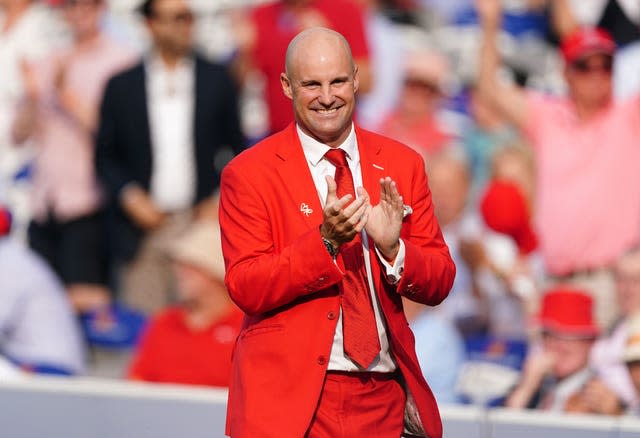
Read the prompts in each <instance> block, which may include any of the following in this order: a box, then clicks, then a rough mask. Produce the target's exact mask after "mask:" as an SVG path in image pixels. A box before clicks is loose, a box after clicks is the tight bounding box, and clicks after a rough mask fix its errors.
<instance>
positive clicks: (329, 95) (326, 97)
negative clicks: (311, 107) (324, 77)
mask: <svg viewBox="0 0 640 438" xmlns="http://www.w3.org/2000/svg"><path fill="white" fill-rule="evenodd" d="M334 100H335V97H334V95H333V91H332V90H331V84H326V85H323V86H322V87H321V88H320V96H319V97H318V101H319V102H320V103H321V104H322V105H323V106H327V107H330V106H331V105H333V101H334Z"/></svg>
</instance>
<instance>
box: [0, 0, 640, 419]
mask: <svg viewBox="0 0 640 438" xmlns="http://www.w3.org/2000/svg"><path fill="white" fill-rule="evenodd" d="M312 26H325V27H331V28H333V29H335V30H337V31H339V32H341V33H342V34H343V35H344V36H345V37H346V38H347V40H348V41H349V43H350V45H351V48H352V52H353V56H354V59H355V60H356V63H357V65H358V71H359V75H360V89H359V96H358V99H359V100H358V107H357V112H356V118H357V123H359V124H360V125H361V126H362V127H364V128H366V129H369V130H372V131H376V132H379V133H381V134H383V135H387V136H389V137H392V138H394V139H397V140H399V141H401V142H403V143H405V144H407V145H409V146H411V147H413V148H414V149H416V150H417V151H419V152H420V153H421V154H422V155H423V156H424V159H425V165H426V168H427V172H428V175H429V184H430V188H431V191H432V195H433V201H434V205H435V213H436V216H437V218H438V221H439V223H440V226H441V227H442V230H443V233H444V237H445V240H446V242H447V244H448V246H449V248H450V251H451V253H452V256H453V258H454V261H455V262H456V266H457V276H456V280H455V283H454V286H453V289H452V291H451V294H450V295H449V297H448V298H447V299H446V300H445V301H444V303H443V304H441V305H440V306H437V307H435V308H425V307H424V306H422V305H418V304H416V303H413V302H408V301H407V302H406V303H405V312H406V315H407V318H408V320H409V321H410V324H411V326H412V328H413V330H414V332H415V337H416V349H417V352H418V357H419V359H420V361H421V366H422V368H423V372H424V374H425V376H426V378H427V381H428V382H429V383H430V385H431V387H432V389H433V391H434V394H435V395H436V398H437V399H438V401H439V402H441V403H476V404H482V405H490V406H494V405H505V406H509V407H515V408H536V409H545V410H553V411H557V412H586V413H596V414H606V415H621V414H636V415H637V414H639V413H640V172H638V171H637V169H636V168H637V167H638V163H640V147H639V145H638V139H640V3H639V2H637V1H634V0H582V1H578V0H456V1H453V0H386V1H385V0H276V1H265V0H261V1H258V0H244V1H237V0H236V1H233V0H199V1H196V0H191V1H188V0H47V1H44V0H42V1H39V0H0V205H2V209H1V210H0V297H2V300H0V376H2V375H4V374H20V373H25V372H35V373H54V374H62V375H82V374H85V373H87V372H89V373H90V369H91V367H92V361H93V360H95V359H94V358H93V356H92V351H93V349H95V348H111V349H120V350H126V351H130V352H131V359H130V362H129V363H128V365H127V370H126V371H125V372H124V375H123V377H127V378H130V379H136V380H144V381H152V382H174V383H187V384H200V385H211V386H222V387H224V386H226V384H227V382H228V378H229V376H228V374H229V362H230V360H231V353H232V348H233V345H234V342H235V338H236V336H237V335H238V333H239V331H240V327H241V324H242V313H241V312H240V311H239V310H238V309H237V308H236V307H235V305H234V304H233V303H232V302H231V300H230V299H229V297H228V295H227V293H226V290H225V287H224V261H223V258H222V253H221V249H220V231H219V228H218V225H217V200H216V191H217V188H218V185H219V181H220V173H221V170H222V168H223V167H224V166H225V164H226V163H227V162H228V161H229V160H230V159H231V158H233V156H235V155H236V154H238V153H240V152H241V151H242V150H243V149H245V148H247V147H251V145H252V144H254V143H255V142H256V141H258V140H260V139H261V138H263V137H265V136H267V135H269V134H271V133H274V132H276V131H279V130H281V129H282V128H284V127H285V126H287V125H288V124H289V123H291V121H292V119H293V112H292V109H291V102H290V101H289V100H288V99H287V98H286V97H285V96H284V95H283V93H282V90H281V85H280V79H279V76H280V73H281V72H282V71H283V68H284V58H285V50H286V47H287V45H288V43H289V41H290V40H291V38H292V37H293V36H294V35H295V34H297V33H298V32H299V31H300V30H302V29H304V28H308V27H312ZM256 287H259V285H256Z"/></svg>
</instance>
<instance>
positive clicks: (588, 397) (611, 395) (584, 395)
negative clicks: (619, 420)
mask: <svg viewBox="0 0 640 438" xmlns="http://www.w3.org/2000/svg"><path fill="white" fill-rule="evenodd" d="M579 398H580V405H581V406H583V407H584V408H585V410H584V411H581V412H588V413H592V414H602V415H622V414H623V413H624V406H623V403H622V402H621V401H620V399H619V398H618V396H617V395H616V393H615V392H613V391H612V390H611V389H609V387H607V386H606V385H605V384H604V383H603V382H602V380H600V379H598V378H594V379H591V380H590V381H589V382H587V384H586V385H585V386H584V388H582V390H581V391H580V393H579ZM567 411H571V412H575V410H571V407H569V408H568V409H567Z"/></svg>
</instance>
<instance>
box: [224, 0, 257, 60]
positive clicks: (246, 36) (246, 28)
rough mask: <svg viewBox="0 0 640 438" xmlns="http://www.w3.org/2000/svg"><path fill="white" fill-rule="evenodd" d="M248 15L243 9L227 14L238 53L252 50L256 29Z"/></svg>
mask: <svg viewBox="0 0 640 438" xmlns="http://www.w3.org/2000/svg"><path fill="white" fill-rule="evenodd" d="M248 14H249V12H248V11H247V10H246V9H245V8H237V9H234V10H232V11H230V12H229V20H230V21H231V32H232V36H233V41H234V43H235V45H236V48H237V49H238V51H240V52H250V51H251V50H253V47H254V45H255V42H256V38H257V30H256V27H255V25H254V24H253V22H252V21H251V18H250V17H249V15H248Z"/></svg>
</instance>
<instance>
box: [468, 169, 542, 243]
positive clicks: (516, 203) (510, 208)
mask: <svg viewBox="0 0 640 438" xmlns="http://www.w3.org/2000/svg"><path fill="white" fill-rule="evenodd" d="M480 211H481V212H482V217H483V219H484V222H485V223H486V224H487V226H488V227H489V228H491V229H492V230H494V231H497V232H498V233H502V234H506V235H507V236H510V237H511V238H512V239H513V240H514V241H515V242H516V244H517V245H518V249H519V250H520V253H521V254H529V253H530V252H532V251H533V250H535V249H536V248H537V246H538V239H537V237H536V234H535V232H534V231H533V227H532V226H531V219H530V215H529V208H528V207H527V201H526V200H525V198H524V195H523V194H522V192H521V191H520V189H519V188H518V186H516V185H515V184H514V183H512V182H510V181H504V180H495V181H493V182H491V183H490V184H489V186H488V187H487V189H486V191H485V193H484V196H483V197H482V200H481V202H480Z"/></svg>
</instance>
